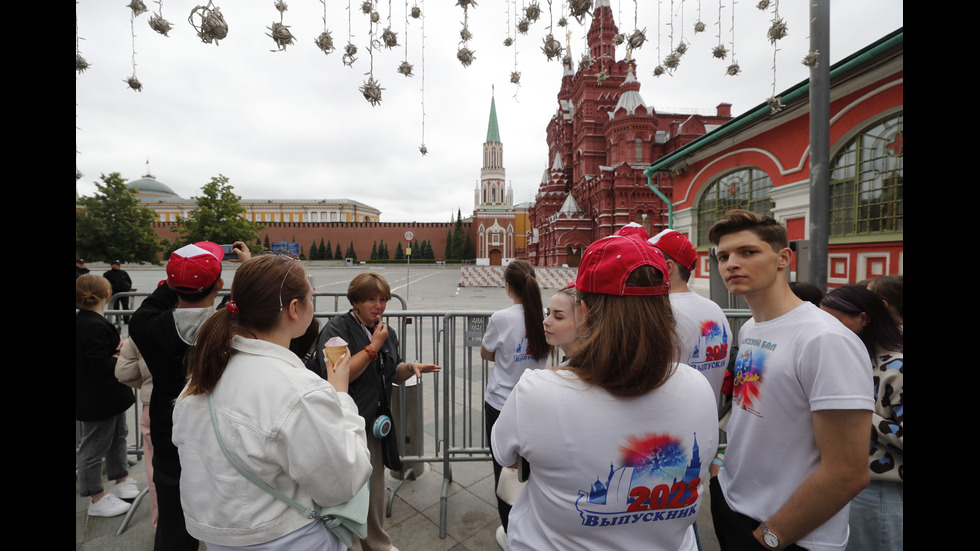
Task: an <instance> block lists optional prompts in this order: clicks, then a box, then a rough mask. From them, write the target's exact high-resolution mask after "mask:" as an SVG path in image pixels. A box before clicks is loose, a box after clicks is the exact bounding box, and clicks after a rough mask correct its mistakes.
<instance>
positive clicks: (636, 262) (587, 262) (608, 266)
mask: <svg viewBox="0 0 980 551" xmlns="http://www.w3.org/2000/svg"><path fill="white" fill-rule="evenodd" d="M640 266H653V267H654V268H656V269H657V270H658V271H659V272H660V274H661V275H663V278H664V281H665V282H668V281H669V278H668V276H667V262H666V261H665V260H664V255H663V254H661V252H660V251H658V250H657V249H655V248H653V247H652V246H650V244H649V243H647V242H646V241H645V240H643V239H640V238H639V236H637V235H610V236H609V237H604V238H602V239H600V240H598V241H596V242H594V243H592V244H591V245H589V248H588V249H586V250H585V254H583V255H582V261H581V263H580V264H579V267H578V278H577V279H576V280H575V288H576V289H578V290H579V291H582V292H583V293H599V294H602V295H616V296H650V295H666V294H667V293H669V292H670V284H669V283H665V284H664V285H656V286H653V287H627V286H626V281H627V280H628V279H629V277H630V274H632V273H633V270H635V269H637V268H639V267H640Z"/></svg>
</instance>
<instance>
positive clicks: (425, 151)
mask: <svg viewBox="0 0 980 551" xmlns="http://www.w3.org/2000/svg"><path fill="white" fill-rule="evenodd" d="M422 5H423V6H424V5H425V0H422ZM412 11H413V13H414V11H415V10H414V9H413V10H412ZM419 15H420V16H421V17H422V33H421V34H422V38H421V44H422V47H421V50H422V54H421V56H420V57H421V59H422V77H421V87H420V88H419V90H420V92H421V96H422V100H421V102H420V103H421V104H422V141H421V142H420V143H419V153H421V154H422V156H423V157H425V156H426V155H427V154H428V153H429V148H428V147H426V146H425V15H424V14H423V13H422V10H419ZM413 17H414V16H413Z"/></svg>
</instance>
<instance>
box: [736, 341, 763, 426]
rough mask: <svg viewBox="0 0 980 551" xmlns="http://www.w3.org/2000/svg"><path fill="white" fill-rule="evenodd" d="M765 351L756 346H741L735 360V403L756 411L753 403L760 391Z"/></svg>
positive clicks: (757, 398)
mask: <svg viewBox="0 0 980 551" xmlns="http://www.w3.org/2000/svg"><path fill="white" fill-rule="evenodd" d="M767 355H768V354H767V352H766V351H765V350H763V349H762V348H758V347H756V346H751V345H749V346H743V347H742V350H741V351H740V352H739V354H738V358H736V360H735V390H734V392H733V393H732V397H733V399H734V401H735V405H736V406H738V407H741V408H742V409H745V410H750V411H753V412H754V411H756V408H755V404H756V402H757V401H758V400H759V396H760V395H761V393H762V383H763V380H764V373H765V370H766V356H767Z"/></svg>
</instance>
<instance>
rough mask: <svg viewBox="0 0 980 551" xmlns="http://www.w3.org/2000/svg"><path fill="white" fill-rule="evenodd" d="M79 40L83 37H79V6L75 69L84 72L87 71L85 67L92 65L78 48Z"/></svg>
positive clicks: (76, 25)
mask: <svg viewBox="0 0 980 551" xmlns="http://www.w3.org/2000/svg"><path fill="white" fill-rule="evenodd" d="M79 40H81V39H80V38H79V37H78V12H77V8H76V13H75V70H76V71H78V74H82V73H84V72H85V69H88V68H89V67H91V65H90V64H89V62H88V61H85V58H84V57H82V51H81V50H79V49H78V41H79Z"/></svg>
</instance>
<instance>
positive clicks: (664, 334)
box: [568, 266, 678, 398]
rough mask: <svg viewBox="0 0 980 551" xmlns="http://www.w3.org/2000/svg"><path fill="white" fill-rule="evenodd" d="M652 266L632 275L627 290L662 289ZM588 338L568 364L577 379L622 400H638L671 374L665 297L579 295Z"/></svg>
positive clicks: (674, 345)
mask: <svg viewBox="0 0 980 551" xmlns="http://www.w3.org/2000/svg"><path fill="white" fill-rule="evenodd" d="M663 284H664V278H663V276H662V275H661V273H660V272H659V271H658V270H657V269H655V268H654V267H653V266H640V267H639V268H637V269H636V270H634V271H633V273H632V274H630V277H629V279H628V280H627V282H626V285H627V286H628V287H652V286H657V285H663ZM578 294H579V300H581V301H582V302H584V303H585V306H586V307H587V308H588V313H587V315H586V318H585V322H584V323H585V327H586V328H587V329H588V332H589V335H588V336H587V337H585V342H584V343H583V344H582V348H581V349H580V350H579V352H578V353H577V354H576V355H575V356H574V357H573V358H572V359H571V360H570V361H569V362H568V367H569V368H570V369H572V370H573V371H574V372H575V373H576V374H577V375H578V376H579V378H580V379H582V380H583V381H585V382H586V383H589V384H594V385H597V386H600V387H602V388H604V389H605V390H606V391H607V392H609V393H610V394H613V395H615V396H620V397H624V398H631V397H635V396H642V395H644V394H647V393H649V392H651V391H653V390H654V389H656V388H658V387H659V386H661V385H662V384H664V383H665V382H666V381H667V379H669V378H670V376H671V374H673V372H674V366H675V363H676V362H677V358H678V352H677V351H678V338H677V332H676V331H675V329H674V315H673V312H672V311H671V308H670V299H669V298H668V296H667V295H665V294H664V295H651V296H616V295H604V294H598V293H583V292H581V291H580V292H579V293H578Z"/></svg>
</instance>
